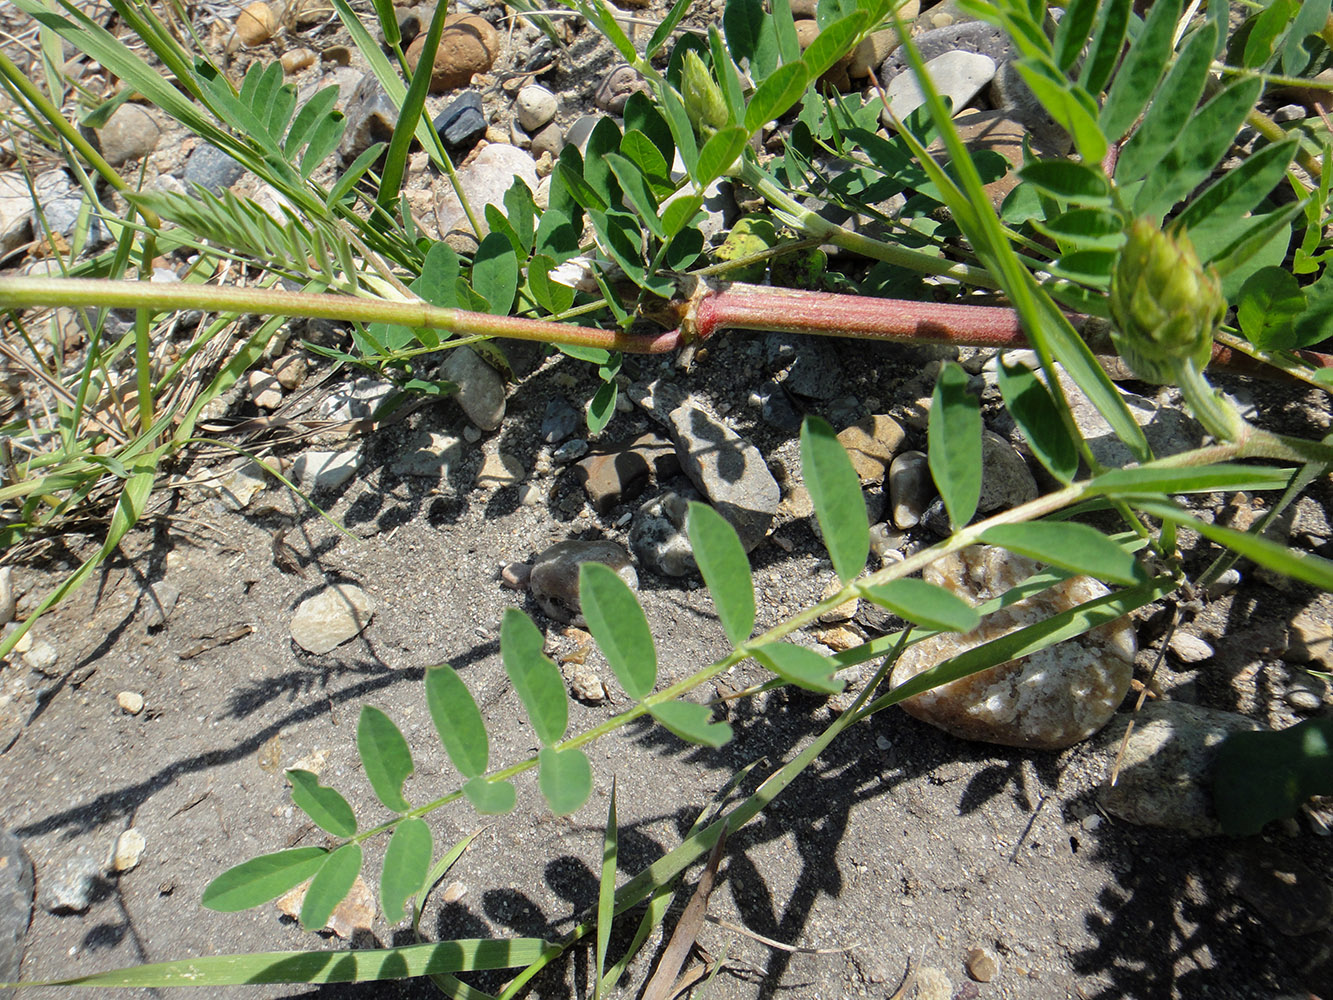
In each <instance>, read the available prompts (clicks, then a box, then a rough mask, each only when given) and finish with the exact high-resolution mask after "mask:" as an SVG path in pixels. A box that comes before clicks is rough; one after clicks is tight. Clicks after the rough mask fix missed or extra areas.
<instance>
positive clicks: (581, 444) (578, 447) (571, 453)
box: [551, 438, 588, 465]
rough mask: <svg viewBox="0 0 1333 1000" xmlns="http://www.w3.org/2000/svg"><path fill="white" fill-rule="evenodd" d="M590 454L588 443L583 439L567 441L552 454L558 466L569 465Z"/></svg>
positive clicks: (552, 458)
mask: <svg viewBox="0 0 1333 1000" xmlns="http://www.w3.org/2000/svg"><path fill="white" fill-rule="evenodd" d="M587 453H588V442H587V441H584V440H583V439H582V438H574V439H573V440H571V441H566V442H565V443H564V444H562V445H561V446H560V447H559V448H557V449H556V450H555V451H553V452H551V460H552V461H553V462H555V463H556V464H557V465H568V464H569V463H570V462H573V461H575V460H576V459H580V458H582V457H583V456H584V455H586V454H587Z"/></svg>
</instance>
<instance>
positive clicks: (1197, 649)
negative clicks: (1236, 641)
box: [1171, 632, 1213, 663]
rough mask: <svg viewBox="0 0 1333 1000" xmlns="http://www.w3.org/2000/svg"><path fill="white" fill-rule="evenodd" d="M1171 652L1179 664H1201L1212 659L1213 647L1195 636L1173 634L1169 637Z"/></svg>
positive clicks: (1184, 633)
mask: <svg viewBox="0 0 1333 1000" xmlns="http://www.w3.org/2000/svg"><path fill="white" fill-rule="evenodd" d="M1171 652H1173V653H1175V654H1176V659H1178V660H1180V662H1181V663H1203V662H1205V661H1207V660H1211V659H1212V658H1213V647H1212V646H1210V645H1208V643H1206V642H1204V641H1203V640H1202V639H1200V638H1199V637H1198V636H1197V635H1191V634H1190V633H1188V632H1175V633H1173V634H1172V636H1171Z"/></svg>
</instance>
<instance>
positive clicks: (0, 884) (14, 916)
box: [0, 830, 33, 1000]
mask: <svg viewBox="0 0 1333 1000" xmlns="http://www.w3.org/2000/svg"><path fill="white" fill-rule="evenodd" d="M32 901H33V870H32V859H31V858H29V857H28V852H27V851H25V850H24V849H23V842H22V841H20V840H19V839H18V837H15V836H14V835H13V834H12V833H10V832H9V831H8V830H0V982H4V983H12V982H15V981H16V980H17V979H18V977H19V966H21V965H22V964H23V939H24V938H25V937H27V934H28V924H29V923H30V922H31V920H32ZM15 992H16V991H15V990H0V997H4V998H5V1000H9V998H10V997H12V996H13V995H14V993H15Z"/></svg>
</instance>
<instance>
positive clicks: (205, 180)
mask: <svg viewBox="0 0 1333 1000" xmlns="http://www.w3.org/2000/svg"><path fill="white" fill-rule="evenodd" d="M244 173H245V168H244V167H243V166H241V164H240V163H239V162H238V161H237V160H235V159H233V158H232V156H231V154H229V153H224V152H223V151H222V150H220V149H218V148H217V147H216V146H210V145H208V143H200V144H199V145H198V146H196V147H195V149H194V152H192V153H191V154H190V156H189V159H187V160H186V161H185V185H186V187H192V186H193V185H195V184H198V185H199V186H200V187H202V188H205V189H206V190H208V191H209V192H211V193H212V194H215V195H221V194H222V192H223V191H225V190H227V188H229V187H231V186H232V185H233V184H235V183H236V182H237V181H239V180H240V179H241V175H242V174H244Z"/></svg>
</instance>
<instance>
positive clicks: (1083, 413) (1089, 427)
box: [1060, 369, 1203, 468]
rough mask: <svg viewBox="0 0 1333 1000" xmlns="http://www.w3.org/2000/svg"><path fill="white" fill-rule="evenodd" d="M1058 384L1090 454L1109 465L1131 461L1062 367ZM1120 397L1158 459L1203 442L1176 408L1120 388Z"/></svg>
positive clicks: (1125, 463)
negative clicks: (1067, 401)
mask: <svg viewBox="0 0 1333 1000" xmlns="http://www.w3.org/2000/svg"><path fill="white" fill-rule="evenodd" d="M1060 387H1061V388H1062V389H1063V390H1064V393H1065V398H1066V399H1068V400H1069V407H1070V410H1071V412H1072V414H1073V417H1074V423H1075V424H1076V425H1077V426H1078V429H1079V431H1080V432H1081V433H1082V434H1083V436H1084V437H1085V438H1086V439H1087V442H1088V447H1089V448H1090V449H1091V451H1092V454H1093V457H1094V458H1096V459H1097V461H1099V462H1101V463H1102V464H1103V465H1105V466H1108V467H1110V468H1120V467H1122V466H1125V465H1128V464H1130V463H1131V462H1133V461H1134V457H1133V455H1131V454H1130V451H1129V449H1128V448H1126V447H1125V445H1124V444H1123V443H1122V442H1121V441H1120V438H1118V437H1117V436H1116V434H1115V432H1114V431H1113V430H1111V425H1110V424H1109V423H1107V422H1106V419H1105V418H1104V417H1103V416H1102V415H1101V413H1100V412H1099V411H1098V410H1097V408H1096V407H1095V406H1093V405H1092V402H1091V401H1090V400H1089V399H1088V397H1087V396H1085V395H1084V394H1083V390H1082V389H1080V388H1079V387H1078V386H1077V385H1076V384H1075V383H1074V380H1073V379H1072V378H1070V377H1069V376H1068V375H1067V374H1066V373H1065V372H1064V371H1063V369H1062V370H1061V371H1060ZM1120 396H1121V398H1122V399H1124V401H1125V403H1126V405H1127V406H1128V407H1129V412H1130V415H1131V416H1133V418H1134V422H1135V423H1137V424H1138V425H1139V426H1140V427H1142V428H1143V433H1144V436H1145V437H1147V439H1148V444H1150V445H1151V446H1152V449H1153V453H1154V454H1155V455H1157V457H1158V458H1164V457H1165V456H1167V455H1175V454H1178V453H1180V452H1182V451H1189V450H1191V449H1193V448H1197V447H1198V446H1199V445H1200V444H1202V443H1203V430H1202V429H1201V428H1200V427H1199V425H1198V424H1196V423H1195V422H1194V421H1193V420H1192V419H1191V418H1190V417H1189V416H1188V415H1187V414H1186V413H1185V412H1184V411H1183V410H1182V409H1180V408H1179V407H1175V406H1161V405H1159V404H1158V403H1157V402H1156V401H1154V400H1151V399H1149V398H1147V397H1146V396H1139V395H1137V394H1135V393H1132V392H1125V391H1124V390H1121V392H1120Z"/></svg>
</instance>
